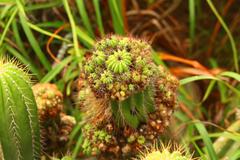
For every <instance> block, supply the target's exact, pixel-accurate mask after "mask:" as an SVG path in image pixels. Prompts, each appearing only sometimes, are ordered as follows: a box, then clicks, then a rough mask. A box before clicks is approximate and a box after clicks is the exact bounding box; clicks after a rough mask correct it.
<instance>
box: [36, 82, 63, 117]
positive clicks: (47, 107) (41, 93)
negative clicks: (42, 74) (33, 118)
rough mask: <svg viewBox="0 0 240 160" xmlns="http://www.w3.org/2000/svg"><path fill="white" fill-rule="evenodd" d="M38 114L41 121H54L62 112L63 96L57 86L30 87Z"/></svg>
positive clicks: (47, 84) (44, 84)
mask: <svg viewBox="0 0 240 160" xmlns="http://www.w3.org/2000/svg"><path fill="white" fill-rule="evenodd" d="M32 90H33V93H34V96H35V99H36V102H37V106H38V114H39V117H40V119H41V120H42V121H44V120H46V119H49V118H51V119H54V118H56V117H57V115H59V113H60V112H62V110H63V95H62V93H61V92H60V91H59V90H58V89H57V86H56V85H54V84H49V83H43V84H41V83H38V84H36V85H34V86H33V87H32Z"/></svg>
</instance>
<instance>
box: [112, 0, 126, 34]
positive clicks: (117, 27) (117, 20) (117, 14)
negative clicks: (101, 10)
mask: <svg viewBox="0 0 240 160" xmlns="http://www.w3.org/2000/svg"><path fill="white" fill-rule="evenodd" d="M108 4H109V9H110V12H111V15H112V21H113V27H114V31H115V32H116V33H117V34H121V35H123V34H124V26H123V19H122V16H121V11H120V9H119V7H118V4H117V1H113V0H108Z"/></svg>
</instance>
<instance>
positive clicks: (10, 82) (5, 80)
mask: <svg viewBox="0 0 240 160" xmlns="http://www.w3.org/2000/svg"><path fill="white" fill-rule="evenodd" d="M0 126H1V127H0V142H1V143H0V144H1V146H2V150H3V155H4V159H5V160H13V159H14V160H39V159H40V132H39V123H38V115H37V106H36V102H35V100H34V96H33V93H32V90H31V86H30V79H29V77H28V75H27V73H25V71H24V69H21V66H20V65H19V64H17V63H16V62H14V61H10V60H6V59H3V58H1V59H0Z"/></svg>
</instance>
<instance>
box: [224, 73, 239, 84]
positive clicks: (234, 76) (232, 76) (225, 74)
mask: <svg viewBox="0 0 240 160" xmlns="http://www.w3.org/2000/svg"><path fill="white" fill-rule="evenodd" d="M220 75H221V76H225V77H230V78H233V79H236V80H237V81H239V82H240V74H238V73H235V72H230V71H226V72H222V73H220Z"/></svg>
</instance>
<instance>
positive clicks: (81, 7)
mask: <svg viewBox="0 0 240 160" xmlns="http://www.w3.org/2000/svg"><path fill="white" fill-rule="evenodd" d="M76 3H77V7H78V11H79V13H80V16H81V18H82V21H83V25H84V27H85V28H86V29H87V31H88V34H89V35H90V36H91V37H92V38H94V33H93V30H92V26H91V24H90V20H89V18H88V14H87V12H86V8H85V4H84V0H80V1H76Z"/></svg>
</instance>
